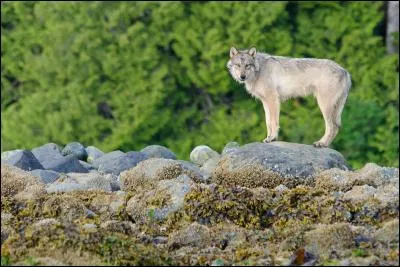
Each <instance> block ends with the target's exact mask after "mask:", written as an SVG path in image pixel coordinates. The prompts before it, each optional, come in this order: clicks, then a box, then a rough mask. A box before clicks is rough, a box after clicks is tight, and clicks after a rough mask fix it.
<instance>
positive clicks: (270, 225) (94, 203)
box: [1, 142, 399, 266]
mask: <svg viewBox="0 0 400 267" xmlns="http://www.w3.org/2000/svg"><path fill="white" fill-rule="evenodd" d="M272 144H274V145H271V146H269V145H268V144H266V145H267V146H264V144H259V143H252V144H248V145H244V146H239V145H238V144H237V143H232V144H230V145H227V147H225V148H224V150H223V152H222V153H221V155H219V154H218V153H217V152H215V151H214V152H215V153H214V152H213V151H211V150H210V149H209V148H205V147H200V148H201V149H200V150H199V151H197V152H199V154H198V156H196V157H194V158H193V159H194V161H195V162H189V161H183V160H177V159H171V158H165V157H160V156H157V157H155V155H156V154H155V153H153V152H152V153H153V154H152V156H150V157H149V156H148V155H147V156H143V153H142V152H136V151H130V152H127V153H124V152H122V151H114V152H112V153H106V154H104V155H101V153H99V154H97V156H93V161H91V162H90V163H89V162H85V163H87V164H89V165H90V166H92V168H93V169H91V170H90V172H85V173H83V172H75V171H67V172H63V171H57V172H55V171H51V172H49V171H46V170H41V169H36V170H30V171H26V170H22V169H21V168H18V167H16V166H12V165H10V164H7V163H3V162H2V166H1V185H2V186H1V225H2V227H1V254H2V263H3V262H5V263H8V264H11V265H20V264H28V265H46V264H52V265H153V266H157V265H211V266H225V265H232V266H238V265H240V266H242V265H253V266H254V265H304V266H317V265H398V263H399V238H398V235H399V231H398V229H399V219H398V217H399V170H398V168H391V167H383V166H378V165H376V164H374V163H368V164H366V165H365V166H364V167H363V168H360V169H358V170H350V169H349V168H348V166H347V164H346V162H345V160H344V159H343V157H341V155H340V154H339V153H338V152H336V151H333V150H331V149H319V151H318V149H316V151H315V150H314V149H312V148H308V147H304V146H303V145H299V144H287V143H282V142H275V143H272ZM152 149H153V148H152ZM202 149H203V150H202ZM61 150H62V149H61V147H60V146H58V145H55V144H48V145H45V146H43V147H41V148H38V150H36V154H37V155H39V154H40V153H42V152H43V151H48V153H52V154H53V155H58V156H55V158H56V159H57V160H60V159H64V160H65V158H66V157H73V158H74V159H75V160H77V161H78V162H79V160H78V159H77V158H76V157H75V156H74V155H72V154H71V155H67V156H63V155H62V154H61V152H60V151H61ZM161 150H162V151H164V152H165V151H166V150H165V149H163V148H161ZM38 151H39V152H40V153H39V152H38ZM150 151H151V149H150ZM332 151H333V152H332ZM197 152H196V153H197ZM203 152H204V153H203ZM160 153H161V152H160ZM201 153H203V154H201ZM33 154H34V155H35V153H33ZM88 155H89V157H90V155H93V154H91V153H88ZM149 155H150V154H149ZM210 155H211V156H210ZM142 156H143V157H142ZM153 156H154V157H153ZM121 157H130V158H132V159H139V158H140V159H141V160H140V162H138V163H137V164H136V165H134V166H131V167H127V169H125V170H123V171H121V172H120V173H118V174H115V173H113V172H112V171H111V172H110V173H107V172H106V171H102V170H101V169H102V168H100V167H101V166H102V164H103V166H104V164H111V165H109V166H112V164H117V163H118V162H119V161H118V160H119V158H121ZM317 158H318V159H317ZM41 160H42V161H43V162H48V160H49V157H47V156H46V155H44V154H43V153H42V154H40V160H39V159H38V161H39V162H40V161H41ZM87 160H88V161H90V160H89V159H87ZM114 160H115V161H114ZM210 160H213V163H210ZM310 160H312V162H311V163H310V162H309V161H310ZM113 161H114V162H113ZM200 163H201V164H200ZM275 164H278V167H277V168H274V166H275ZM203 167H207V170H205V168H203ZM288 168H289V169H290V170H291V171H288V170H287V169H288Z"/></svg>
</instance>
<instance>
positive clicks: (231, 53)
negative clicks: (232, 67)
mask: <svg viewBox="0 0 400 267" xmlns="http://www.w3.org/2000/svg"><path fill="white" fill-rule="evenodd" d="M238 53H239V52H238V51H237V49H236V48H234V47H233V46H232V47H231V51H230V52H229V56H230V57H233V56H235V55H237V54H238Z"/></svg>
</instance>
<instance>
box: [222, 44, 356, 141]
mask: <svg viewBox="0 0 400 267" xmlns="http://www.w3.org/2000/svg"><path fill="white" fill-rule="evenodd" d="M227 67H228V69H229V72H230V74H231V75H232V77H233V78H234V79H235V80H236V81H237V82H239V83H241V84H244V85H245V87H246V90H247V92H248V93H250V95H252V96H254V97H255V98H258V99H260V100H261V102H262V104H263V107H264V111H265V122H266V125H267V137H266V138H265V139H264V140H263V142H265V143H269V142H272V141H275V140H277V138H278V131H279V112H280V103H281V102H283V101H285V100H287V99H289V98H294V97H302V96H307V95H313V96H314V97H315V98H316V99H317V103H318V106H319V108H320V110H321V112H322V115H323V118H324V121H325V134H324V135H323V136H322V138H321V139H320V140H319V141H316V142H314V146H315V147H328V146H329V145H330V144H331V142H332V141H333V139H334V138H335V137H336V135H337V133H338V131H339V128H340V126H341V114H342V111H343V107H344V104H345V102H346V99H347V96H348V94H349V90H350V87H351V77H350V74H349V73H348V72H347V71H346V70H345V69H344V68H342V67H341V66H340V65H339V64H337V63H335V62H334V61H332V60H329V59H314V58H289V57H283V56H274V55H269V54H266V53H258V52H257V51H256V48H254V47H253V48H250V49H249V50H241V51H238V50H237V49H236V48H234V47H232V48H231V50H230V59H229V61H228V63H227Z"/></svg>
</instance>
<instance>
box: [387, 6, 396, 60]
mask: <svg viewBox="0 0 400 267" xmlns="http://www.w3.org/2000/svg"><path fill="white" fill-rule="evenodd" d="M393 32H397V33H398V32H399V1H388V3H387V24H386V49H387V52H388V53H389V54H393V53H395V52H399V47H398V46H397V45H395V44H394V38H393V35H392V33H393Z"/></svg>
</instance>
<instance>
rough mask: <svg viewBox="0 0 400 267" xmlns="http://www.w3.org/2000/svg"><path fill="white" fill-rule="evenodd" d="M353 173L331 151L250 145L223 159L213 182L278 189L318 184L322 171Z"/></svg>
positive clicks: (281, 144) (277, 144)
mask: <svg viewBox="0 0 400 267" xmlns="http://www.w3.org/2000/svg"><path fill="white" fill-rule="evenodd" d="M330 168H338V169H342V170H349V169H350V167H349V165H348V164H347V163H346V160H345V159H344V158H343V156H342V155H341V154H340V153H339V152H337V151H335V150H333V149H330V148H315V147H314V146H312V145H303V144H296V143H286V142H272V143H268V144H266V143H259V142H255V143H250V144H247V145H244V146H242V147H239V148H236V149H234V150H230V151H227V152H226V153H225V154H223V155H222V156H221V159H220V160H219V162H218V164H217V167H216V168H215V170H214V172H213V174H212V181H213V182H215V183H217V184H223V185H230V186H231V185H239V186H246V187H252V188H254V187H259V186H263V187H267V188H274V187H276V186H278V185H280V184H283V185H285V186H287V187H289V188H293V187H295V186H297V185H299V184H304V185H314V179H315V175H316V174H318V173H319V172H321V171H323V170H326V169H330Z"/></svg>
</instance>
